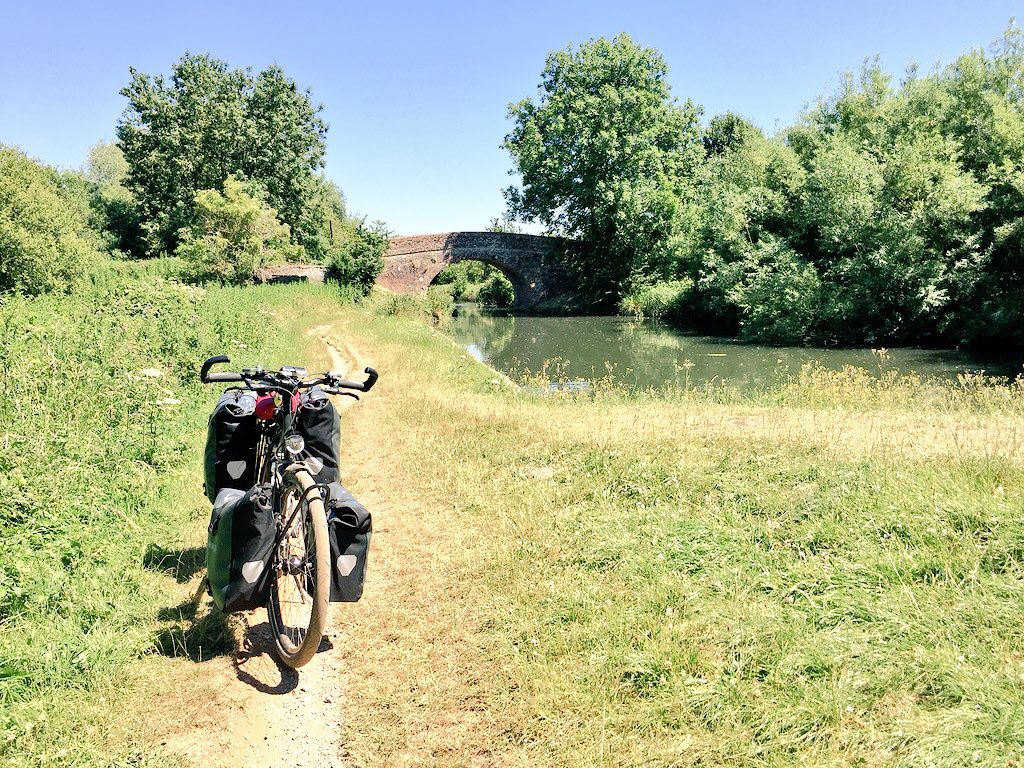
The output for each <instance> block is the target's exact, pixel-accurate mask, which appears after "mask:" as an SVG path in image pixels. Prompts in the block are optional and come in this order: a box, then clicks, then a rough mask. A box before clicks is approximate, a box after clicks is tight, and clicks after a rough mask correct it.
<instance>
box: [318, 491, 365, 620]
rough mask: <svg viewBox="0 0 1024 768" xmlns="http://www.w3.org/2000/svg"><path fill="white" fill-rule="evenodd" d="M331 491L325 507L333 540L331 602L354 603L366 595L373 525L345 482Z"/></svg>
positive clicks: (331, 539)
mask: <svg viewBox="0 0 1024 768" xmlns="http://www.w3.org/2000/svg"><path fill="white" fill-rule="evenodd" d="M329 489H330V493H329V495H328V498H327V500H326V502H325V504H324V506H326V508H327V536H328V538H329V539H330V541H331V602H332V603H354V602H355V601H357V600H358V599H359V598H360V597H362V596H363V582H364V581H365V580H366V554H367V550H368V549H369V548H370V536H371V534H372V533H373V523H372V521H371V519H370V513H369V512H368V511H367V510H366V507H364V506H363V505H362V504H360V503H359V502H358V501H356V499H355V497H353V496H352V494H351V493H349V492H348V491H347V490H345V488H344V487H343V486H342V485H341V483H331V484H330V486H329Z"/></svg>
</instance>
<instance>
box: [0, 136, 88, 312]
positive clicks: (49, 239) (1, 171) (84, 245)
mask: <svg viewBox="0 0 1024 768" xmlns="http://www.w3.org/2000/svg"><path fill="white" fill-rule="evenodd" d="M96 256H97V253H96V250H95V248H94V247H93V243H92V242H90V237H89V228H88V223H87V221H86V220H85V218H84V217H83V214H82V211H81V209H80V207H79V206H78V205H77V204H73V202H72V201H69V199H68V198H67V197H66V196H65V195H64V194H62V190H61V187H60V185H59V184H58V179H57V176H56V174H55V173H53V172H52V171H50V170H49V169H47V168H46V167H45V166H43V165H40V164H39V163H37V162H35V161H34V160H32V159H30V158H29V157H28V156H27V155H25V154H24V153H22V152H20V151H18V150H16V149H13V148H11V147H4V146H2V145H0V291H3V292H14V293H23V294H29V295H35V294H40V293H47V292H50V291H58V290H63V291H66V290H69V289H70V288H71V287H73V286H74V285H75V284H76V283H77V282H79V280H80V279H81V278H82V276H83V275H84V274H85V272H86V271H87V268H88V267H89V266H90V265H91V264H92V263H94V262H95V259H96Z"/></svg>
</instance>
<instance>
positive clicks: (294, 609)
mask: <svg viewBox="0 0 1024 768" xmlns="http://www.w3.org/2000/svg"><path fill="white" fill-rule="evenodd" d="M315 485H316V482H315V481H314V480H313V478H312V476H311V475H310V474H309V472H307V471H306V470H304V469H297V470H291V469H289V470H287V471H286V472H285V477H284V487H283V488H282V490H281V504H280V507H279V508H280V509H281V514H282V519H283V520H284V521H285V522H287V521H288V518H289V517H290V516H291V511H292V510H293V509H294V507H289V506H288V505H289V504H291V503H297V504H300V505H301V506H302V509H300V510H299V513H298V514H297V515H296V516H295V519H294V521H293V522H292V525H291V526H290V529H291V530H289V531H286V532H285V533H284V534H283V535H282V537H281V543H280V545H279V546H278V551H277V553H276V563H277V568H275V572H274V584H273V588H272V589H271V591H270V600H269V602H268V604H267V616H268V617H269V619H270V627H271V630H272V632H273V635H274V644H275V646H276V647H277V654H278V656H279V657H280V658H281V661H283V662H284V663H285V664H287V665H288V666H289V667H292V668H296V669H297V668H298V667H301V666H302V665H304V664H306V663H307V662H308V661H309V660H310V659H312V658H313V655H314V654H315V653H316V651H317V648H319V646H320V640H321V639H322V638H323V634H324V630H325V629H326V627H327V609H328V605H329V600H330V595H331V571H330V568H331V565H330V561H331V558H330V544H329V542H328V538H327V514H326V512H325V511H324V503H323V499H321V498H320V493H319V492H318V491H310V490H309V489H311V488H313V487H314V486H315ZM307 491H308V493H307ZM310 548H312V550H313V552H312V557H310V551H309V550H310ZM289 558H297V559H298V561H299V562H300V563H301V570H300V571H299V572H298V573H295V572H285V571H286V565H287V563H288V561H289Z"/></svg>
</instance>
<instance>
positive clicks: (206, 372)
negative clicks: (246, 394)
mask: <svg viewBox="0 0 1024 768" xmlns="http://www.w3.org/2000/svg"><path fill="white" fill-rule="evenodd" d="M230 362H231V358H230V357H228V356H227V355H214V356H213V357H211V358H208V359H207V360H206V362H205V363H203V366H202V368H200V369H199V380H200V381H201V382H203V383H204V384H209V383H210V382H211V381H227V379H221V378H214V376H224V375H225V374H223V373H215V374H213V375H210V369H211V368H212V367H213V366H215V365H217V364H218V363H230ZM231 375H233V376H237V375H238V374H231ZM238 380H239V379H231V381H238Z"/></svg>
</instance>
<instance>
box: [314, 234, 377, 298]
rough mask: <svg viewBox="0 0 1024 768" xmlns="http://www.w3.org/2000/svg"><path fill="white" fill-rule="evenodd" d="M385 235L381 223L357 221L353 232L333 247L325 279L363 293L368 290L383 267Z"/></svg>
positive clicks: (366, 292)
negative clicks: (358, 222)
mask: <svg viewBox="0 0 1024 768" xmlns="http://www.w3.org/2000/svg"><path fill="white" fill-rule="evenodd" d="M387 249H388V235H387V232H386V230H385V229H384V227H383V226H382V225H381V224H379V223H378V224H375V225H373V226H371V227H366V226H364V225H363V224H359V225H357V226H356V227H355V229H354V230H353V231H352V235H351V236H350V237H349V238H348V239H347V240H345V241H344V242H342V243H341V244H340V245H339V246H337V247H336V249H335V251H334V253H333V254H332V256H331V259H330V262H329V263H328V264H327V272H326V275H325V276H326V279H327V280H330V281H333V282H336V283H340V284H341V285H347V286H352V287H353V288H356V289H357V290H358V291H359V292H360V293H361V294H362V295H363V296H365V295H366V294H368V293H369V292H370V289H371V288H372V287H373V284H374V282H375V281H376V280H377V275H379V274H380V271H381V270H382V269H384V252H385V251H386V250H387Z"/></svg>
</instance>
